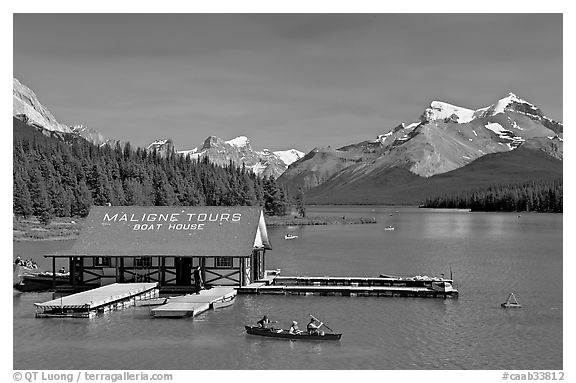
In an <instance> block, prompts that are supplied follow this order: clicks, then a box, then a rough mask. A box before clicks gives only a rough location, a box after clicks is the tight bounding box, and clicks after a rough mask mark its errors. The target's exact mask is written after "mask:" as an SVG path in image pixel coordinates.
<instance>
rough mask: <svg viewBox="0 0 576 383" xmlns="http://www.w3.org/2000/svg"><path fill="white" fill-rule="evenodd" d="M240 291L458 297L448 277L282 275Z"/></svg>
mask: <svg viewBox="0 0 576 383" xmlns="http://www.w3.org/2000/svg"><path fill="white" fill-rule="evenodd" d="M238 293H240V294H283V295H321V296H377V297H423V298H458V290H457V289H455V288H454V287H453V281H452V280H451V279H444V278H430V277H411V278H400V277H328V276H325V277H282V276H277V277H275V278H273V279H272V280H271V281H258V282H255V283H252V284H250V285H247V286H242V287H240V288H238Z"/></svg>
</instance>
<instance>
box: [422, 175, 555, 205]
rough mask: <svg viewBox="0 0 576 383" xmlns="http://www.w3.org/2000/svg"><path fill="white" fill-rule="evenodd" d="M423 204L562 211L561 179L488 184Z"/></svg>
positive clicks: (430, 199)
mask: <svg viewBox="0 0 576 383" xmlns="http://www.w3.org/2000/svg"><path fill="white" fill-rule="evenodd" d="M422 207H430V208H449V209H470V210H471V211H516V212H531V211H532V212H540V213H562V180H561V179H559V180H552V181H541V182H536V181H534V182H529V183H523V184H518V185H503V186H491V187H489V188H487V189H485V190H476V191H472V192H462V193H459V194H455V195H442V196H437V197H432V198H428V199H427V200H426V202H425V203H424V204H423V205H422Z"/></svg>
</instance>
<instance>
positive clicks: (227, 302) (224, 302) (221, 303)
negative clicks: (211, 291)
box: [212, 295, 236, 310]
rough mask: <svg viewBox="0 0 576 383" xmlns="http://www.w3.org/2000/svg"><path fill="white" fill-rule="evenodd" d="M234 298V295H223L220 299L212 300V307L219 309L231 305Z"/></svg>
mask: <svg viewBox="0 0 576 383" xmlns="http://www.w3.org/2000/svg"><path fill="white" fill-rule="evenodd" d="M235 299H236V295H232V296H230V297H225V298H224V299H222V300H221V301H216V302H212V309H214V310H216V309H221V308H223V307H228V306H232V304H233V303H234V301H235Z"/></svg>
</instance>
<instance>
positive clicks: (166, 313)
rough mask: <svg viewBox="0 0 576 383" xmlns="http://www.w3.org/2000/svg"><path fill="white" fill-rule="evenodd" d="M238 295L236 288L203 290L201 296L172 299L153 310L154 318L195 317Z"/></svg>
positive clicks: (192, 295) (190, 295) (188, 295)
mask: <svg viewBox="0 0 576 383" xmlns="http://www.w3.org/2000/svg"><path fill="white" fill-rule="evenodd" d="M235 295H236V290H235V289H234V287H213V288H211V289H210V290H202V291H200V293H199V294H187V295H184V296H182V297H176V298H170V301H169V302H168V303H167V304H165V305H162V306H160V307H157V308H155V309H152V310H151V313H152V316H154V318H183V317H190V316H192V317H194V316H196V315H198V314H200V313H203V312H204V311H207V310H209V309H210V308H211V307H212V304H213V303H214V302H221V301H223V300H225V299H227V298H230V297H233V296H235Z"/></svg>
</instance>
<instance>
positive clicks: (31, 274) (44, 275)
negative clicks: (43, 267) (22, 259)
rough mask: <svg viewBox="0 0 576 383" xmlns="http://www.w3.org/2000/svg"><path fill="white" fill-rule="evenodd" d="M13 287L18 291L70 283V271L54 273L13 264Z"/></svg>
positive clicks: (35, 289) (48, 287)
mask: <svg viewBox="0 0 576 383" xmlns="http://www.w3.org/2000/svg"><path fill="white" fill-rule="evenodd" d="M13 275H14V277H13V281H14V288H15V289H16V290H18V291H24V292H27V291H43V290H49V289H51V288H52V285H53V284H54V283H56V285H63V284H67V283H70V273H68V272H64V273H59V272H57V273H55V274H53V273H52V272H50V271H39V270H38V269H30V268H28V267H25V266H21V265H14V271H13Z"/></svg>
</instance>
